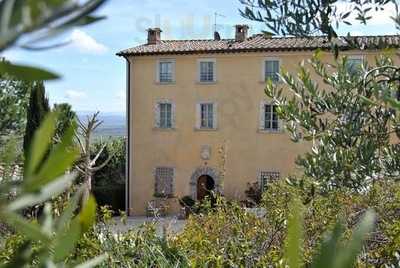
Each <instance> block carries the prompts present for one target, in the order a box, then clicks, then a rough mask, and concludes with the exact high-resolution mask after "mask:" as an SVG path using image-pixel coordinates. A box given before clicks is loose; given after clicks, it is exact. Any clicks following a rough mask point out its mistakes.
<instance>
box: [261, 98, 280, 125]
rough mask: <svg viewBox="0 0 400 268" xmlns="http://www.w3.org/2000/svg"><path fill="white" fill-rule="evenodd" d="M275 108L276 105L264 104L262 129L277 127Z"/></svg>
mask: <svg viewBox="0 0 400 268" xmlns="http://www.w3.org/2000/svg"><path fill="white" fill-rule="evenodd" d="M276 109H277V106H276V105H271V104H266V105H265V108H264V112H265V121H264V129H266V130H278V129H279V121H278V113H277V112H276Z"/></svg>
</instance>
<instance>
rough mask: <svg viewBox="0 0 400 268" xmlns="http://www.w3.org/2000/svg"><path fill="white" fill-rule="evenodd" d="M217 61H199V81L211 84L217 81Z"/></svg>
mask: <svg viewBox="0 0 400 268" xmlns="http://www.w3.org/2000/svg"><path fill="white" fill-rule="evenodd" d="M215 65H216V61H215V60H214V59H201V60H199V81H200V82H202V83H210V82H215V81H216V71H215V70H216V68H215Z"/></svg>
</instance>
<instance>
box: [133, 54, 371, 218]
mask: <svg viewBox="0 0 400 268" xmlns="http://www.w3.org/2000/svg"><path fill="white" fill-rule="evenodd" d="M345 54H349V55H356V56H358V55H363V56H364V57H365V58H366V59H367V60H368V61H370V62H373V61H374V56H376V55H377V53H374V52H365V51H363V52H360V51H350V52H346V53H345ZM311 56H312V52H282V53H278V52H276V53H237V54H213V55H204V54H199V55H171V56H141V57H131V58H130V59H129V60H130V63H131V69H130V77H131V79H130V91H131V92H130V93H131V94H130V96H131V99H130V105H131V116H130V120H131V122H130V130H131V137H130V138H131V146H130V147H131V148H130V153H131V159H130V160H131V161H130V169H131V177H130V178H129V179H130V200H129V204H130V210H129V212H130V214H134V215H144V214H145V210H146V206H147V203H148V202H149V201H150V200H152V199H154V197H153V194H154V184H155V179H154V169H155V168H156V167H159V166H167V167H173V168H175V181H174V189H175V190H174V194H175V196H176V197H183V196H185V195H190V194H191V193H192V190H193V189H192V188H191V187H192V186H191V184H190V182H191V177H192V175H193V174H194V173H195V172H196V170H197V169H198V168H201V167H202V168H204V167H210V168H212V169H213V170H215V171H216V172H220V173H221V172H222V170H223V166H222V157H221V154H220V153H219V152H218V151H219V148H220V147H221V146H222V145H225V147H226V148H227V149H226V156H227V158H226V164H225V170H226V172H225V175H224V176H223V177H224V179H223V182H222V183H221V184H222V188H223V189H222V192H223V194H224V195H225V196H226V197H228V198H235V199H239V200H240V199H243V198H244V191H245V189H246V185H247V183H248V182H254V181H256V180H257V179H258V175H259V172H260V171H261V170H263V171H278V172H280V174H281V176H282V177H284V176H286V175H289V174H293V173H295V172H298V170H297V169H296V166H295V164H294V160H295V159H296V156H297V155H299V154H301V153H303V152H305V151H306V150H308V148H309V147H310V144H307V143H305V142H300V143H293V142H291V140H290V138H289V135H288V134H287V133H285V132H278V133H268V132H262V131H260V130H259V116H260V103H261V102H262V101H263V100H266V101H268V98H267V97H266V95H265V93H264V88H265V83H264V82H263V80H262V71H263V67H262V66H263V62H264V60H265V58H266V57H277V58H279V59H280V61H281V67H282V68H283V69H285V70H287V71H289V72H291V73H293V74H294V73H296V71H297V69H298V64H299V62H301V61H302V60H306V59H308V58H310V57H311ZM200 58H213V59H216V66H217V67H216V68H217V82H216V83H214V84H207V85H204V84H199V83H198V82H197V74H198V65H197V61H198V59H200ZM159 59H174V60H175V62H176V71H175V74H176V82H175V83H174V84H170V85H160V84H158V83H157V82H156V70H157V68H156V64H157V61H158V60H159ZM324 60H325V61H331V60H332V59H331V56H330V54H328V53H326V54H324ZM163 99H168V100H170V101H172V102H173V103H174V104H175V113H176V118H175V120H176V122H175V125H176V127H175V129H173V130H160V129H156V128H155V127H154V107H155V103H156V102H157V101H158V100H163ZM201 101H213V102H216V103H217V104H218V128H217V129H216V130H207V131H206V130H197V129H195V126H196V103H198V102H201ZM203 146H209V147H210V148H211V157H210V159H209V160H202V158H201V155H200V153H201V148H202V147H203ZM170 203H171V209H170V212H172V213H174V212H177V211H178V209H179V205H178V202H177V199H171V200H170Z"/></svg>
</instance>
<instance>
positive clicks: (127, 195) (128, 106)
mask: <svg viewBox="0 0 400 268" xmlns="http://www.w3.org/2000/svg"><path fill="white" fill-rule="evenodd" d="M124 58H125V60H126V112H125V113H126V135H127V136H126V137H127V139H126V145H125V146H126V152H125V156H126V157H125V210H126V215H128V216H130V177H131V169H130V164H131V142H132V141H131V91H130V86H131V63H130V61H129V59H128V57H124Z"/></svg>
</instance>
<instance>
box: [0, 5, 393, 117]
mask: <svg viewBox="0 0 400 268" xmlns="http://www.w3.org/2000/svg"><path fill="white" fill-rule="evenodd" d="M242 7H243V6H242V5H241V4H240V2H239V0H195V1H194V0H168V1H166V0H109V1H108V2H107V3H106V4H105V5H104V6H103V7H101V8H100V9H99V10H98V11H97V12H96V13H97V14H98V15H105V16H107V19H105V20H103V21H101V22H98V23H95V24H93V25H89V26H86V27H80V28H76V29H72V30H70V31H68V32H66V33H64V34H63V35H62V36H59V37H58V38H57V40H55V41H53V42H57V41H61V42H63V41H70V43H69V44H68V45H66V46H63V47H61V48H57V49H53V50H46V51H44V52H32V51H25V50H22V49H12V50H7V51H6V52H5V53H4V54H3V55H2V56H5V57H6V58H8V59H9V60H11V61H13V62H15V63H23V64H30V65H36V66H40V67H44V68H46V69H49V70H51V71H54V72H56V73H58V74H61V75H62V78H61V79H59V80H56V81H52V82H47V83H46V90H47V94H48V96H49V99H50V102H51V103H52V104H54V103H63V102H68V103H70V104H71V105H72V107H73V109H74V110H75V111H101V112H103V113H106V112H107V113H124V112H125V90H126V76H125V70H126V65H125V60H124V59H123V58H119V57H117V56H116V55H115V54H116V53H117V52H118V51H120V50H122V49H126V48H129V47H133V46H136V45H139V44H142V43H145V42H146V39H147V32H146V29H148V28H151V27H160V28H161V29H162V30H163V33H162V38H163V39H199V38H212V36H213V31H214V13H215V12H217V13H218V14H221V15H223V16H218V20H217V24H218V26H217V27H218V31H219V32H220V33H221V35H222V38H232V37H233V36H234V28H233V26H234V25H235V24H249V25H250V34H255V33H258V32H260V31H262V30H266V28H265V27H264V25H263V24H262V23H259V22H251V21H249V20H247V19H245V18H243V17H241V16H240V13H239V9H240V8H242ZM339 8H340V9H342V10H349V9H351V7H349V6H344V5H341V4H340V6H339ZM393 14H394V8H393V6H391V7H388V8H386V9H385V10H384V11H379V12H377V13H376V14H374V15H375V16H374V19H373V20H371V21H370V22H369V24H368V26H360V25H359V24H358V23H357V22H355V19H354V18H351V21H352V22H355V24H354V25H353V26H345V27H340V28H339V33H341V34H347V33H348V32H350V33H351V34H353V35H374V34H394V33H397V32H396V29H395V28H394V26H393V23H392V22H391V20H390V16H391V15H393Z"/></svg>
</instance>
